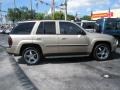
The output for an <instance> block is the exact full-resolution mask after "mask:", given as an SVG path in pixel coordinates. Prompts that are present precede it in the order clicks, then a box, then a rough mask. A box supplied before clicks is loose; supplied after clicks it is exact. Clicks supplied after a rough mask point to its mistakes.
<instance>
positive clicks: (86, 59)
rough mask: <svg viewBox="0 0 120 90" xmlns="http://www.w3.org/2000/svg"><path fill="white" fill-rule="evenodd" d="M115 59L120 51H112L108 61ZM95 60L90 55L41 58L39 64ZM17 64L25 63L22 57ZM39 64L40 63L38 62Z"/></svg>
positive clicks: (119, 56)
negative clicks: (41, 60)
mask: <svg viewBox="0 0 120 90" xmlns="http://www.w3.org/2000/svg"><path fill="white" fill-rule="evenodd" d="M116 59H120V53H113V54H112V55H111V57H110V59H109V60H108V61H113V60H116ZM90 61H95V59H93V58H92V57H77V58H76V57H73V58H51V59H43V62H42V63H41V64H49V63H52V64H64V63H79V62H90ZM18 63H19V64H25V61H24V60H23V59H22V57H20V58H18ZM39 65H40V64H39Z"/></svg>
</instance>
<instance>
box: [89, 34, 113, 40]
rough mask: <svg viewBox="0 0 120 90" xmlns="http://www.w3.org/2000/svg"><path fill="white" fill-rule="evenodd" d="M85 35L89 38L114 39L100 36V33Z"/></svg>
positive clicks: (105, 35) (106, 35) (103, 35)
mask: <svg viewBox="0 0 120 90" xmlns="http://www.w3.org/2000/svg"><path fill="white" fill-rule="evenodd" d="M87 35H88V36H89V37H91V38H103V39H105V38H107V39H113V38H114V37H113V36H111V35H108V34H101V33H87Z"/></svg>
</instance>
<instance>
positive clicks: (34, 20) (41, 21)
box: [18, 20, 71, 23]
mask: <svg viewBox="0 0 120 90" xmlns="http://www.w3.org/2000/svg"><path fill="white" fill-rule="evenodd" d="M42 21H45V22H46V21H50V22H51V21H63V22H71V21H68V20H67V21H66V20H28V21H19V22H18V23H25V22H42Z"/></svg>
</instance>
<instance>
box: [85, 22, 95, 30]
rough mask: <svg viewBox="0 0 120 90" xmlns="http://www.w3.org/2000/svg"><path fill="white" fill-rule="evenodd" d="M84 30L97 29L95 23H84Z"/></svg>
mask: <svg viewBox="0 0 120 90" xmlns="http://www.w3.org/2000/svg"><path fill="white" fill-rule="evenodd" d="M83 28H85V29H94V28H95V23H93V22H88V23H87V22H86V23H83Z"/></svg>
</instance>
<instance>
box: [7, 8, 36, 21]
mask: <svg viewBox="0 0 120 90" xmlns="http://www.w3.org/2000/svg"><path fill="white" fill-rule="evenodd" d="M35 14H36V13H35V10H32V11H31V10H29V9H28V8H27V7H21V8H14V9H12V8H9V9H8V17H9V19H10V20H12V21H20V20H29V19H34V18H35Z"/></svg>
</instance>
